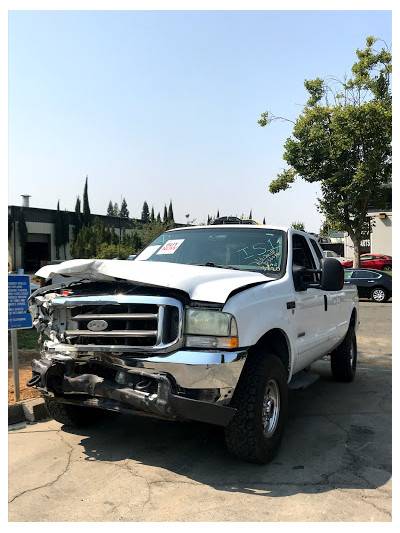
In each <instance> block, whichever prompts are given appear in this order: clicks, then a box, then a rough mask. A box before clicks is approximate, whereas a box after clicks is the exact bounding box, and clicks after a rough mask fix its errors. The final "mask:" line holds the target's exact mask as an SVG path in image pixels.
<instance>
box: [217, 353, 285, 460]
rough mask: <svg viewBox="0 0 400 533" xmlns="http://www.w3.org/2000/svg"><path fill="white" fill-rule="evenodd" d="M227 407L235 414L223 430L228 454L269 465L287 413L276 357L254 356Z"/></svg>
mask: <svg viewBox="0 0 400 533" xmlns="http://www.w3.org/2000/svg"><path fill="white" fill-rule="evenodd" d="M230 407H234V408H236V409H237V411H236V414H235V416H234V417H233V419H232V420H231V422H230V423H229V425H228V426H227V427H226V428H225V441H226V444H227V447H228V450H229V452H230V453H231V454H232V455H233V456H235V457H238V458H239V459H243V460H245V461H249V462H252V463H267V462H268V461H270V460H271V459H272V457H273V456H274V455H275V453H276V452H277V450H278V448H279V445H280V442H281V439H282V435H283V431H284V428H285V424H286V419H287V413H288V392H287V374H286V371H285V368H284V366H283V364H282V362H281V360H280V359H279V358H278V357H277V356H276V355H273V354H264V353H262V352H257V353H255V354H253V356H252V357H251V359H250V360H248V361H247V362H246V365H245V367H244V369H243V372H242V375H241V377H240V380H239V383H238V385H237V387H236V390H235V393H234V395H233V398H232V402H231V403H230Z"/></svg>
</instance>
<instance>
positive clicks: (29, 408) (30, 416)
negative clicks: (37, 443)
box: [8, 398, 49, 426]
mask: <svg viewBox="0 0 400 533" xmlns="http://www.w3.org/2000/svg"><path fill="white" fill-rule="evenodd" d="M44 418H49V413H48V412H47V409H46V407H45V405H44V400H43V398H34V399H32V400H25V401H23V402H20V403H15V404H12V405H9V406H8V425H9V426H10V425H12V424H18V423H19V422H30V423H32V422H37V421H38V420H43V419H44Z"/></svg>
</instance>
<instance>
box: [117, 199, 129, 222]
mask: <svg viewBox="0 0 400 533" xmlns="http://www.w3.org/2000/svg"><path fill="white" fill-rule="evenodd" d="M119 215H120V217H121V218H129V211H128V205H127V203H126V200H125V198H123V200H122V203H121V211H120V212H119Z"/></svg>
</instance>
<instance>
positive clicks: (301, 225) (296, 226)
mask: <svg viewBox="0 0 400 533" xmlns="http://www.w3.org/2000/svg"><path fill="white" fill-rule="evenodd" d="M290 227H291V228H293V229H298V230H299V231H306V230H305V229H304V222H292V225H291V226H290Z"/></svg>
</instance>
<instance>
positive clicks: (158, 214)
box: [156, 211, 161, 222]
mask: <svg viewBox="0 0 400 533" xmlns="http://www.w3.org/2000/svg"><path fill="white" fill-rule="evenodd" d="M156 220H157V222H161V215H160V211H159V212H158V213H157V219H156Z"/></svg>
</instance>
